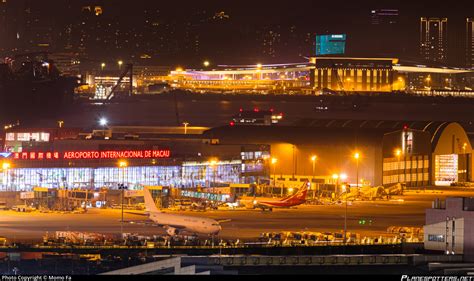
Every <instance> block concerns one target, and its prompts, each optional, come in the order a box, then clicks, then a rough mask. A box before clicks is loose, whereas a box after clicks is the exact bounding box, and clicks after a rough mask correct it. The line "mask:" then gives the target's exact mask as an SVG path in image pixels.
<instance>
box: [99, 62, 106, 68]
mask: <svg viewBox="0 0 474 281" xmlns="http://www.w3.org/2000/svg"><path fill="white" fill-rule="evenodd" d="M100 68H101V69H102V70H104V68H105V62H103V63H101V64H100Z"/></svg>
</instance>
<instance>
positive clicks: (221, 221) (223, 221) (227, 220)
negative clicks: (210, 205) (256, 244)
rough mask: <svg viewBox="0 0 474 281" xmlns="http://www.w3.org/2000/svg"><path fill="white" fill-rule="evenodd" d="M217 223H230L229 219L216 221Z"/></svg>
mask: <svg viewBox="0 0 474 281" xmlns="http://www.w3.org/2000/svg"><path fill="white" fill-rule="evenodd" d="M216 221H217V222H218V223H226V222H231V221H232V220H231V219H216Z"/></svg>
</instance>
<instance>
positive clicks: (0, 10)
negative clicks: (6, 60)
mask: <svg viewBox="0 0 474 281" xmlns="http://www.w3.org/2000/svg"><path fill="white" fill-rule="evenodd" d="M7 28H8V25H7V0H0V51H2V50H5V49H6V47H7Z"/></svg>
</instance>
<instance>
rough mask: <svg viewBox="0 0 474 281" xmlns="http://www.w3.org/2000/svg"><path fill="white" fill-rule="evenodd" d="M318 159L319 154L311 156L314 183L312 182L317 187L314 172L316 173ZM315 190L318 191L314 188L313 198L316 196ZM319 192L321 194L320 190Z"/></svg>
mask: <svg viewBox="0 0 474 281" xmlns="http://www.w3.org/2000/svg"><path fill="white" fill-rule="evenodd" d="M317 160H318V156H317V155H313V156H311V162H312V163H313V179H312V182H313V183H312V184H314V185H315V187H316V183H315V182H314V173H315V169H316V161H317ZM315 192H316V190H313V199H314V197H315ZM318 194H319V192H318Z"/></svg>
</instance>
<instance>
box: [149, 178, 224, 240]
mask: <svg viewBox="0 0 474 281" xmlns="http://www.w3.org/2000/svg"><path fill="white" fill-rule="evenodd" d="M143 193H144V194H143V196H144V198H145V207H146V210H147V211H148V212H149V218H150V219H151V220H152V221H153V222H154V223H155V224H157V225H159V226H162V227H163V228H164V229H166V233H168V235H170V236H175V235H178V234H179V233H180V232H182V231H184V232H188V233H193V234H207V235H217V234H218V233H219V231H221V229H222V227H221V225H220V224H219V222H218V221H216V220H213V219H209V218H200V217H191V216H183V215H176V214H166V213H163V212H160V211H159V210H158V208H157V207H156V204H155V202H154V201H153V198H152V197H151V193H150V191H149V190H148V188H146V187H145V189H144V192H143Z"/></svg>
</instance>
